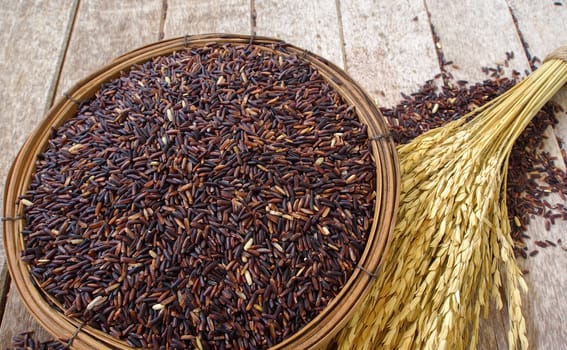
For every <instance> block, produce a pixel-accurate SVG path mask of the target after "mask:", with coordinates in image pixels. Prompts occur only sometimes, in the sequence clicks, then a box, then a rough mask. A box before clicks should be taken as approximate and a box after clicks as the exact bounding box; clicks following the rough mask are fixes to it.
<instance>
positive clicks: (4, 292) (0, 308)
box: [0, 264, 12, 325]
mask: <svg viewBox="0 0 567 350" xmlns="http://www.w3.org/2000/svg"><path fill="white" fill-rule="evenodd" d="M0 282H1V283H0V325H2V321H3V320H4V311H5V310H6V302H7V300H8V292H9V291H10V284H11V282H12V279H11V278H10V274H9V273H8V265H7V264H4V265H2V266H0Z"/></svg>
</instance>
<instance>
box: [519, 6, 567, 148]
mask: <svg viewBox="0 0 567 350" xmlns="http://www.w3.org/2000/svg"><path fill="white" fill-rule="evenodd" d="M508 2H509V5H510V11H511V12H512V13H513V14H514V16H515V18H516V19H517V27H518V30H519V31H520V33H521V35H522V38H523V40H524V41H525V43H526V44H527V45H528V48H527V49H528V52H529V54H530V55H531V56H534V57H538V58H539V59H541V60H543V59H544V58H545V57H546V56H547V55H548V54H549V53H550V52H552V51H553V50H555V49H556V48H558V47H560V46H564V45H567V36H566V35H565V30H566V28H567V3H565V2H564V1H563V2H561V1H559V2H558V3H560V4H563V5H562V6H559V5H556V4H555V1H519V0H509V1H508ZM553 101H555V102H556V103H558V104H560V105H561V106H562V107H563V110H564V112H563V113H561V114H560V117H559V125H557V126H556V127H555V129H554V130H555V133H556V135H557V137H558V138H560V139H561V140H562V141H563V149H564V150H565V151H567V88H563V89H562V90H561V91H559V93H558V94H557V96H556V97H555V98H554V99H553Z"/></svg>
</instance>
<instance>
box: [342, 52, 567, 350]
mask: <svg viewBox="0 0 567 350" xmlns="http://www.w3.org/2000/svg"><path fill="white" fill-rule="evenodd" d="M566 82H567V47H564V48H561V49H560V50H558V51H556V52H554V53H553V54H552V55H550V56H548V58H547V59H546V61H545V62H544V64H543V65H542V66H541V67H540V68H539V69H538V70H537V71H535V72H534V73H532V74H531V75H530V76H529V77H528V78H526V79H525V80H524V81H522V82H521V83H519V84H517V85H516V86H515V87H513V88H512V89H510V90H509V91H507V92H506V93H505V94H503V95H501V96H500V97H498V98H497V99H495V100H493V101H492V102H490V103H488V104H486V105H484V106H482V107H480V108H478V109H477V110H476V111H473V112H472V113H471V114H468V115H465V116H463V117H461V118H460V119H459V120H456V121H454V122H451V123H449V124H447V125H446V126H444V127H441V128H437V129H434V130H431V131H429V132H427V133H425V134H422V135H421V136H419V137H417V138H416V139H414V140H413V141H412V142H410V143H409V144H406V145H402V146H400V147H398V153H399V159H400V168H401V174H402V188H401V196H400V207H399V213H398V219H397V223H396V226H395V228H394V233H393V237H392V241H391V245H390V248H389V250H388V252H387V253H386V256H385V260H384V262H383V264H382V270H381V271H380V272H379V275H378V277H377V280H376V282H375V283H374V285H373V286H372V287H371V290H370V292H369V294H368V295H367V297H366V298H365V299H364V301H363V302H362V304H361V305H360V307H359V308H358V309H357V310H356V311H355V314H354V316H353V317H352V319H351V320H350V321H349V323H348V324H347V326H346V327H345V328H344V329H343V330H342V331H341V332H340V333H339V335H338V337H337V343H338V346H339V349H341V350H347V349H348V350H351V349H367V350H373V349H465V348H470V349H474V348H476V345H477V343H478V328H479V320H480V316H481V314H482V315H483V316H484V317H487V315H488V312H489V305H490V303H491V301H492V302H494V303H495V304H496V307H497V309H501V308H502V307H503V305H504V304H505V305H506V306H507V312H508V316H509V324H508V344H509V347H510V349H516V348H521V349H527V347H528V340H527V337H526V324H525V321H524V317H523V315H522V312H521V306H522V300H521V293H520V291H521V290H523V291H526V290H527V287H526V285H525V282H524V281H523V279H522V276H521V271H520V270H519V268H518V266H517V265H516V261H515V258H514V254H513V250H512V241H511V236H510V226H509V221H508V217H507V208H506V196H505V194H506V181H505V180H506V175H507V174H506V172H507V168H508V156H509V154H510V151H511V149H512V146H513V144H514V141H515V140H516V139H517V138H518V136H519V135H520V133H521V132H522V130H523V129H524V128H525V126H526V125H527V124H528V123H529V121H530V120H531V119H532V118H533V116H534V115H535V114H536V113H537V112H538V111H539V110H540V109H541V108H542V107H543V105H544V104H545V103H546V102H547V101H548V100H549V99H550V98H551V97H552V96H553V95H555V93H556V92H557V91H558V90H559V89H560V88H561V87H562V86H563V85H564V84H565V83H566ZM472 115H476V117H475V118H473V119H472V120H470V121H468V120H469V119H470V118H469V117H471V116H472ZM501 290H503V292H502V293H501ZM501 294H503V296H504V297H505V303H503V301H502V299H501Z"/></svg>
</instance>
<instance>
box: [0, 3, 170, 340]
mask: <svg viewBox="0 0 567 350" xmlns="http://www.w3.org/2000/svg"><path fill="white" fill-rule="evenodd" d="M29 3H30V4H28V5H29V6H34V7H36V8H35V9H33V10H31V9H29V8H28V9H26V11H25V12H24V14H27V13H28V12H29V13H30V14H31V13H33V17H32V18H30V19H29V20H27V23H26V25H25V27H27V28H35V29H34V33H33V35H35V36H39V34H41V37H40V38H41V39H42V40H43V41H45V42H51V41H52V40H53V38H54V37H57V36H56V33H55V32H53V33H52V32H50V31H49V30H46V29H45V28H46V26H48V25H52V26H55V23H66V21H69V18H68V17H69V14H68V13H69V10H67V11H66V10H65V7H62V3H61V4H59V3H60V2H54V1H43V2H42V4H39V5H42V6H47V5H49V7H55V6H57V7H56V8H53V9H50V8H49V9H50V11H51V12H57V13H58V14H57V15H56V14H55V13H53V14H51V15H50V14H48V13H45V12H44V11H38V8H37V6H38V4H31V2H29ZM56 4H57V5H56ZM67 7H69V8H71V6H70V5H67ZM160 13H161V1H159V0H154V1H152V2H143V3H141V2H139V1H136V0H128V1H119V2H108V1H102V0H92V1H82V2H81V3H80V6H79V8H78V13H77V15H76V18H75V21H74V22H75V23H74V26H73V32H72V34H71V39H70V42H69V46H68V49H67V51H66V53H65V61H64V63H63V68H62V71H61V74H60V75H57V74H56V73H57V72H56V69H57V68H58V67H56V68H54V69H52V70H51V71H50V72H49V74H44V73H42V71H43V69H42V67H44V66H45V67H49V65H55V66H57V63H58V58H57V55H59V54H60V53H62V52H61V50H63V49H64V47H63V45H59V46H57V47H54V46H53V45H54V44H56V43H57V41H55V43H52V44H51V45H52V46H49V50H42V52H37V48H36V46H34V45H21V42H33V41H34V40H36V39H35V38H34V37H31V38H28V37H26V38H24V40H23V41H22V40H21V39H20V40H17V41H16V40H15V41H14V45H15V46H17V48H18V49H20V50H24V48H23V47H25V50H27V51H23V52H22V53H21V57H19V58H17V57H16V58H14V59H10V60H7V61H12V62H18V61H20V62H21V61H26V59H28V58H27V57H26V55H27V56H30V57H29V58H35V60H34V61H31V62H30V63H29V64H28V65H26V66H29V67H27V68H28V69H27V70H25V71H21V72H19V74H18V75H17V77H15V79H25V80H28V79H29V80H30V81H31V82H34V81H35V83H36V84H38V85H37V86H35V85H31V86H27V87H26V86H22V90H21V92H19V93H17V94H13V93H12V95H11V96H12V97H13V101H14V106H8V108H9V110H11V111H14V114H13V115H14V118H13V121H12V124H13V126H12V130H15V131H16V132H18V133H27V132H29V131H30V130H31V126H33V125H35V123H36V122H37V120H38V118H39V117H40V116H41V114H43V112H44V110H45V107H44V106H46V105H50V104H51V103H52V102H53V101H50V100H49V97H51V95H50V94H49V89H48V88H45V87H43V86H39V84H41V79H38V77H43V76H45V77H47V79H51V77H52V76H53V75H54V74H55V75H56V77H55V79H56V80H55V81H56V83H57V87H56V91H57V93H56V97H59V96H61V95H62V93H63V92H64V91H66V90H68V89H69V88H70V87H71V86H72V85H73V84H75V83H76V82H77V81H78V80H80V79H82V78H84V77H85V76H87V75H88V74H89V73H90V72H92V71H93V70H95V69H97V68H99V67H101V66H102V65H104V64H105V63H106V62H108V61H110V60H111V59H113V58H114V57H117V56H119V55H121V54H123V53H125V52H127V51H129V50H132V49H135V48H137V47H139V46H142V45H144V44H148V43H151V42H153V41H156V40H157V39H158V33H159V21H160ZM57 16H60V18H57ZM66 16H67V17H66ZM64 29H65V25H63V30H64ZM38 33H39V34H38ZM44 51H46V52H44ZM16 52H18V51H17V50H16ZM50 54H51V56H49V55H50ZM36 55H37V56H43V57H38V58H36ZM2 61H4V60H2ZM36 61H38V62H36ZM2 68H3V69H2V71H8V70H9V69H7V68H4V67H2ZM46 70H47V69H46ZM49 83H51V81H49ZM2 85H5V84H2ZM6 85H7V84H6ZM25 91H33V92H34V93H32V94H29V93H28V94H27V95H26V92H25ZM36 95H37V96H36ZM22 96H26V98H29V99H30V100H29V101H27V103H26V105H28V104H30V103H31V104H33V103H37V104H38V106H41V108H40V110H39V111H37V112H35V114H36V115H37V116H34V117H33V119H31V120H29V121H27V122H26V123H27V124H24V126H23V127H22V123H21V120H20V119H18V118H19V117H20V116H21V115H26V114H30V113H29V112H27V113H26V111H25V110H23V111H21V112H18V109H17V106H15V105H16V104H17V103H18V102H19V101H21V100H22ZM14 138H16V139H18V138H19V136H17V137H14ZM4 159H5V158H4V157H3V158H2V160H4ZM5 315H6V316H5V318H4V321H3V322H2V327H1V328H0V341H1V342H2V343H1V346H0V348H5V347H7V346H8V344H9V342H10V339H11V338H12V335H13V334H14V333H15V332H18V331H19V332H21V331H24V330H28V329H34V330H38V331H39V330H40V329H41V327H40V326H39V325H38V324H37V323H36V322H35V321H34V320H33V319H32V318H31V316H30V315H29V313H28V312H27V310H26V308H25V307H24V305H23V304H22V302H21V300H20V298H19V296H18V295H17V293H16V291H15V288H11V290H10V293H9V296H8V300H7V303H6V311H5ZM39 332H41V331H39ZM40 334H43V335H45V333H44V332H43V333H40Z"/></svg>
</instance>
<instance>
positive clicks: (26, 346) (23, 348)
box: [8, 331, 68, 350]
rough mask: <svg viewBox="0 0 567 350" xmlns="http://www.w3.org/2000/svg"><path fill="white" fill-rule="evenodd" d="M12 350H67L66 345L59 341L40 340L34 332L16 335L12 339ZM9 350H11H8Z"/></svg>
mask: <svg viewBox="0 0 567 350" xmlns="http://www.w3.org/2000/svg"><path fill="white" fill-rule="evenodd" d="M11 345H12V348H11V349H12V350H65V349H68V347H67V345H66V344H63V343H62V342H60V341H58V340H46V341H40V340H38V339H37V338H36V337H35V336H34V333H33V332H32V331H28V332H24V333H20V334H17V335H15V336H14V337H13V338H12V344H11ZM8 350H9V349H8Z"/></svg>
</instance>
